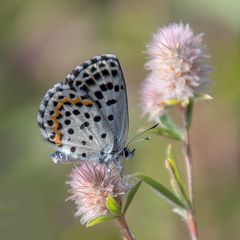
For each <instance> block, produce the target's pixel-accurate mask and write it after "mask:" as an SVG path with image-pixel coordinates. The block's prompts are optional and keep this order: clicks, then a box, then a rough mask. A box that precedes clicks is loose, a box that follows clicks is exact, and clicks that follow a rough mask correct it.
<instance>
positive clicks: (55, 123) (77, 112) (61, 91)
mask: <svg viewBox="0 0 240 240" xmlns="http://www.w3.org/2000/svg"><path fill="white" fill-rule="evenodd" d="M38 124H39V127H40V129H41V133H42V135H43V137H44V138H45V139H46V140H47V141H48V142H50V143H51V144H53V145H54V146H55V148H56V149H57V150H58V151H57V152H56V153H55V154H53V155H52V158H53V160H54V161H55V162H59V161H60V162H69V161H76V160H99V158H100V154H101V151H102V150H103V149H104V151H105V152H106V151H107V152H111V150H112V148H113V143H114V139H113V135H112V131H111V129H110V127H109V125H108V123H107V122H106V121H105V120H104V116H103V114H102V113H101V111H99V108H98V106H97V104H96V102H95V101H94V100H93V99H91V98H90V97H89V96H87V95H86V92H85V91H84V90H81V89H77V90H76V89H74V88H72V87H71V86H69V85H68V84H61V83H59V84H56V85H55V86H54V87H53V88H52V89H50V90H49V91H48V92H47V93H46V95H45V97H44V99H43V101H42V103H41V105H40V110H39V114H38Z"/></svg>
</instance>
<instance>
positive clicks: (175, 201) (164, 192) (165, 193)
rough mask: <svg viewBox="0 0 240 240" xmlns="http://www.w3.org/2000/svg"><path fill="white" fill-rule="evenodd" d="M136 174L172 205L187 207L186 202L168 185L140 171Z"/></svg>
mask: <svg viewBox="0 0 240 240" xmlns="http://www.w3.org/2000/svg"><path fill="white" fill-rule="evenodd" d="M135 176H136V177H138V178H139V179H141V180H142V181H143V182H145V183H146V184H147V185H148V186H150V187H151V188H152V189H154V190H156V191H157V192H158V193H159V194H160V196H162V197H163V198H164V199H166V200H167V201H168V202H169V203H171V204H172V205H174V206H177V207H180V208H186V206H185V204H184V203H183V202H182V201H181V200H180V199H179V198H178V197H177V196H176V195H175V194H173V193H172V192H170V191H169V190H168V189H167V188H166V187H164V186H163V185H162V184H160V183H159V182H157V181H156V180H154V179H153V178H151V177H148V176H146V175H143V174H140V173H138V174H136V175H135Z"/></svg>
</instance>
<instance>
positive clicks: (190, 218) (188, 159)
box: [182, 106, 198, 240]
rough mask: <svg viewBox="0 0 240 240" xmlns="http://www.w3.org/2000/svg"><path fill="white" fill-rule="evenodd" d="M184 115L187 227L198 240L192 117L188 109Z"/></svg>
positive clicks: (193, 238)
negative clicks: (190, 129) (191, 143)
mask: <svg viewBox="0 0 240 240" xmlns="http://www.w3.org/2000/svg"><path fill="white" fill-rule="evenodd" d="M191 107H192V106H191ZM182 112H183V115H184V125H185V136H184V140H183V153H184V158H185V164H186V172H187V183H188V193H189V199H190V206H189V209H188V215H187V225H188V229H189V233H190V235H191V238H192V240H197V239H198V230H197V222H196V217H195V211H194V197H193V180H194V179H193V162H192V154H191V147H190V138H189V128H190V122H189V121H188V119H189V118H191V116H189V115H188V114H192V112H191V113H189V111H188V109H187V108H183V109H182Z"/></svg>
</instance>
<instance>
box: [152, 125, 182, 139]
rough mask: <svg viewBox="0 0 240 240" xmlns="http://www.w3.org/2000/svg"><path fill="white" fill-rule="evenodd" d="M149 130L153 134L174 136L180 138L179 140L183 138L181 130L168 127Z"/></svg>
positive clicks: (173, 137)
mask: <svg viewBox="0 0 240 240" xmlns="http://www.w3.org/2000/svg"><path fill="white" fill-rule="evenodd" d="M149 132H150V133H152V134H156V135H160V136H164V137H168V138H172V139H174V140H179V141H180V140H182V133H181V132H180V131H172V130H170V129H167V128H163V127H156V128H154V129H152V130H150V131H149Z"/></svg>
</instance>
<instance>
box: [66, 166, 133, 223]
mask: <svg viewBox="0 0 240 240" xmlns="http://www.w3.org/2000/svg"><path fill="white" fill-rule="evenodd" d="M67 183H68V184H69V185H70V190H69V192H70V194H71V196H70V197H69V198H68V199H67V200H72V201H74V202H75V205H76V207H77V212H76V216H78V217H80V222H81V223H82V224H88V223H89V222H90V221H92V220H94V219H95V218H98V217H100V216H105V215H108V214H109V210H108V209H107V207H106V199H107V198H108V197H109V196H110V197H113V198H114V199H115V200H116V201H117V202H118V203H119V205H120V206H121V204H122V196H123V195H124V194H125V193H127V191H128V190H129V189H130V188H131V186H132V185H131V184H130V183H129V182H128V181H127V178H124V177H122V176H121V174H120V173H119V172H118V171H117V170H115V169H111V171H110V172H109V169H108V168H107V167H106V166H105V165H104V164H97V165H96V164H93V163H91V162H85V163H83V164H81V166H78V167H75V168H74V169H73V170H72V173H71V174H70V181H69V182H67Z"/></svg>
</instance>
